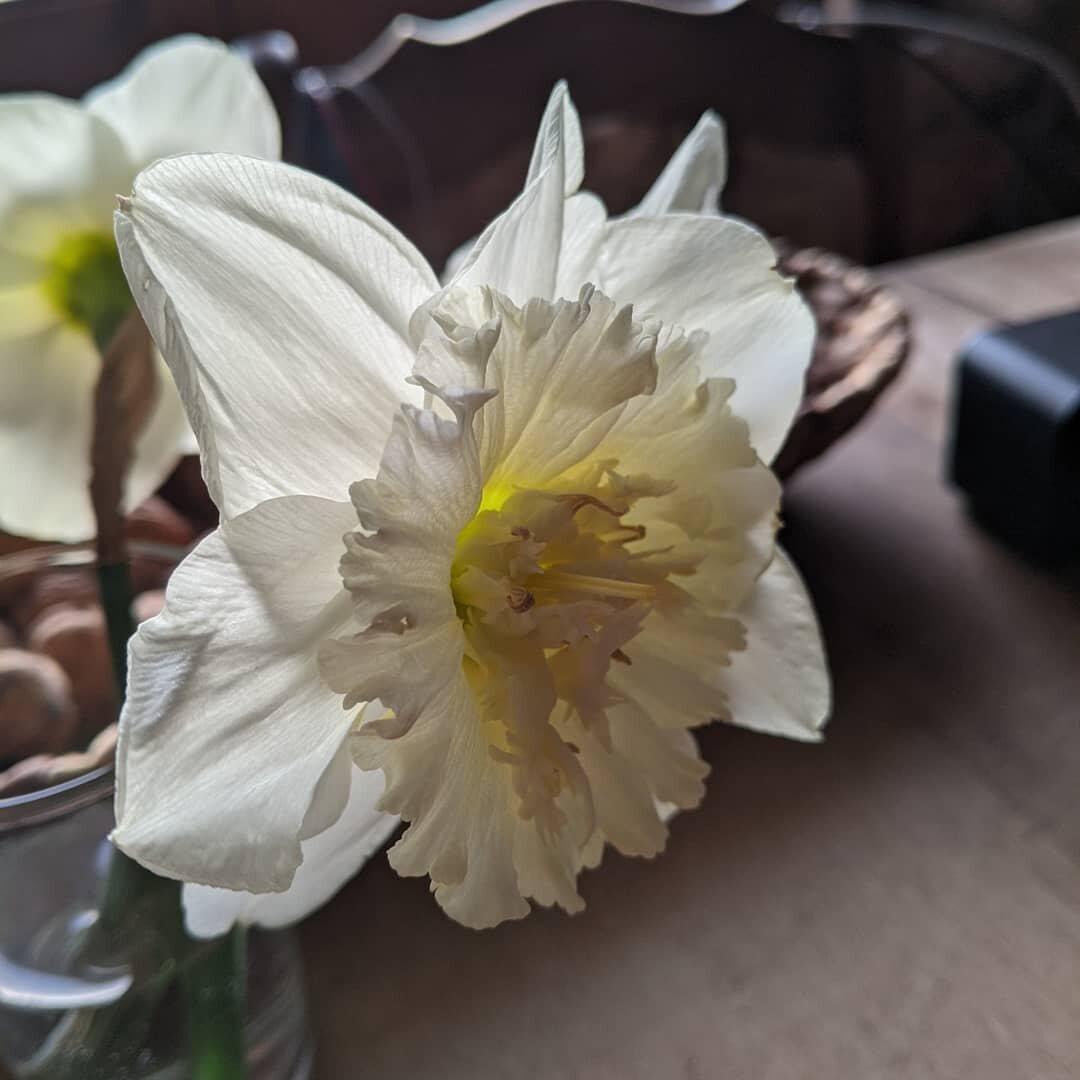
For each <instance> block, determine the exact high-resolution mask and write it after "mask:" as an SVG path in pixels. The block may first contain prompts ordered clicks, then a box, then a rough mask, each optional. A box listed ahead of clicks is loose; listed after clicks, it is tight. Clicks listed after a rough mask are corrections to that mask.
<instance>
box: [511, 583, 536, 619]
mask: <svg viewBox="0 0 1080 1080" xmlns="http://www.w3.org/2000/svg"><path fill="white" fill-rule="evenodd" d="M506 602H507V603H508V604H509V605H510V610H511V611H516V612H518V613H519V614H520V613H521V612H523V611H528V610H529V608H531V607H532V606H533V605H534V604H535V603H536V597H535V596H533V594H532V593H531V592H529V590H528V589H526V588H525V586H524V585H515V586H514V587H513V588H512V589H511V590H510V591H509V592H508V593H507V594H506Z"/></svg>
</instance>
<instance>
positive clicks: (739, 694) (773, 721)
mask: <svg viewBox="0 0 1080 1080" xmlns="http://www.w3.org/2000/svg"><path fill="white" fill-rule="evenodd" d="M737 617H738V619H739V621H740V622H741V623H742V624H743V625H744V626H745V627H746V648H745V650H743V651H742V652H738V653H734V654H733V655H732V658H731V667H730V668H728V669H727V670H726V671H725V672H724V674H723V685H724V694H725V696H726V698H727V701H728V705H729V707H730V710H731V718H732V720H733V721H734V722H735V723H737V724H738V725H739V726H740V727H747V728H751V729H753V730H754V731H763V732H766V733H767V734H770V735H784V736H786V737H787V738H789V739H802V740H805V741H808V742H817V741H818V740H819V739H820V738H821V735H820V730H821V728H822V727H823V726H824V724H825V720H826V719H827V717H828V714H829V709H830V706H831V692H830V688H829V678H828V670H827V668H826V665H825V652H824V647H823V645H822V643H821V633H820V631H819V630H818V625H817V619H816V618H815V616H814V609H813V606H812V604H811V602H810V597H809V596H808V595H807V592H806V586H805V585H803V583H802V580H801V579H800V577H799V574H798V571H796V569H795V567H794V566H793V565H792V563H791V560H790V559H788V557H787V556H786V555H785V554H784V553H783V552H782V551H780V550H779V549H777V551H776V556H775V558H774V559H773V561H772V562H771V563H770V565H769V568H768V569H767V570H766V571H765V573H764V574H763V575H762V576H761V577H760V578H759V579H758V582H757V585H756V586H755V587H754V590H753V591H752V592H751V593H750V594H749V596H748V597H747V599H746V601H745V602H744V603H743V605H742V606H741V607H740V608H739V610H738V612H737Z"/></svg>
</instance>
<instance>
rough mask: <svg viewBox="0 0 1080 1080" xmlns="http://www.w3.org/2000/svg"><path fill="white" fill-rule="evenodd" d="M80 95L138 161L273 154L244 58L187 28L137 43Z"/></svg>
mask: <svg viewBox="0 0 1080 1080" xmlns="http://www.w3.org/2000/svg"><path fill="white" fill-rule="evenodd" d="M84 102H85V104H86V107H87V109H88V110H89V111H90V112H91V113H93V114H94V115H96V116H99V117H101V118H102V119H103V120H105V121H106V122H107V123H108V124H109V125H110V126H111V127H112V128H113V130H114V131H115V132H116V133H117V134H118V135H119V136H120V138H121V139H122V140H123V142H124V145H125V146H126V147H127V150H128V155H129V157H130V159H131V160H132V161H134V162H138V163H139V165H140V166H141V165H149V164H150V162H152V161H154V160H155V159H156V158H160V157H167V156H169V155H171V154H180V153H184V152H185V151H191V150H199V151H203V152H224V153H236V154H250V155H251V156H252V157H263V158H277V157H279V156H280V155H281V129H280V125H279V124H278V118H277V112H276V111H275V109H274V104H273V102H272V101H271V100H270V95H269V94H268V93H267V92H266V88H265V87H264V86H263V84H262V80H261V79H260V78H259V76H258V75H257V74H256V72H255V68H254V67H253V66H252V64H251V62H250V61H249V60H248V59H247V58H246V57H243V56H240V55H239V54H238V53H234V52H232V51H231V50H230V49H228V48H227V47H226V46H225V45H224V44H223V43H222V42H220V41H212V40H210V39H209V38H204V37H199V36H197V35H195V34H184V35H182V36H180V37H175V38H169V39H168V40H167V41H162V42H159V43H158V44H156V45H153V46H151V47H150V48H149V49H146V50H144V51H143V52H141V53H140V54H139V55H138V56H137V57H136V58H135V60H134V61H132V63H131V64H130V65H129V66H128V67H127V68H125V69H124V70H123V71H122V72H121V73H120V74H119V75H118V76H117V77H116V78H115V79H111V80H110V81H109V82H107V83H102V85H101V86H98V87H95V88H94V89H93V90H91V91H90V93H89V94H87V95H86V97H85V98H84ZM117 190H118V191H120V190H123V189H121V188H118V189H117Z"/></svg>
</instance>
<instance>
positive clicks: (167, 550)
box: [0, 540, 187, 835]
mask: <svg viewBox="0 0 1080 1080" xmlns="http://www.w3.org/2000/svg"><path fill="white" fill-rule="evenodd" d="M128 548H129V551H130V552H131V554H132V555H141V556H144V557H149V558H152V559H160V560H161V561H162V562H170V563H173V564H176V563H178V562H180V560H181V559H182V558H183V557H184V556H185V555H186V554H187V549H185V548H180V547H176V546H175V545H172V544H160V543H154V542H152V541H146V540H132V541H131V542H130V543H129V544H128ZM96 559H97V553H96V551H95V550H94V545H93V543H92V542H86V543H82V544H45V545H39V546H37V547H29V548H25V549H24V550H22V551H15V552H12V553H11V554H9V555H3V556H0V579H3V577H4V576H5V575H7V574H18V573H25V572H27V571H30V570H33V569H34V568H35V567H38V566H47V567H51V568H58V567H74V566H92V565H93V564H94V562H95V561H96ZM115 787H116V770H115V768H114V766H113V764H112V762H109V763H107V764H105V765H99V766H98V767H97V768H95V769H91V770H90V771H89V772H86V773H83V774H82V775H81V776H74V777H72V778H71V779H70V780H62V781H60V783H58V784H52V785H50V786H49V787H46V788H41V789H40V790H38V791H28V792H26V793H24V794H22V795H11V796H8V797H7V798H0V835H3V834H4V833H8V832H14V831H15V830H17V829H23V828H27V827H29V826H32V825H40V824H42V823H43V822H46V821H51V820H52V819H54V818H58V817H63V816H64V815H65V814H70V813H74V812H75V811H76V810H81V809H82V808H83V807H85V806H90V805H91V804H93V803H96V802H100V801H101V800H102V799H106V798H108V797H110V796H111V795H112V793H113V791H114V789H115Z"/></svg>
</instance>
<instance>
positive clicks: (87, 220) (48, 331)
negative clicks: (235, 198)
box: [0, 36, 280, 541]
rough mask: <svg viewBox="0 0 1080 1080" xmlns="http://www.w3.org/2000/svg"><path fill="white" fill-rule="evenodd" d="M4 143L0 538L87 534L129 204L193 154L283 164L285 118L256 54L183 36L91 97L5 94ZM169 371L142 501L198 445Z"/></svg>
mask: <svg viewBox="0 0 1080 1080" xmlns="http://www.w3.org/2000/svg"><path fill="white" fill-rule="evenodd" d="M0 144H2V145H3V148H4V149H3V153H2V154H0V458H2V459H3V461H4V463H5V469H4V476H3V479H2V480H0V529H3V530H6V531H8V532H13V533H18V534H21V535H24V536H31V537H35V538H40V539H51V540H61V541H75V540H85V539H87V538H88V537H90V536H91V535H93V532H94V523H93V516H92V514H91V510H90V501H89V497H88V495H87V482H88V476H89V465H88V460H87V458H88V453H89V442H90V424H91V399H92V394H93V387H94V384H95V382H96V380H97V374H98V369H99V351H100V349H101V348H102V347H104V345H105V344H107V342H108V340H109V338H110V337H111V335H112V333H113V331H114V330H115V329H116V327H117V326H118V325H119V323H120V321H121V320H122V319H123V317H124V316H125V315H126V313H127V312H128V310H130V308H131V306H132V301H131V297H130V293H129V291H128V288H127V284H126V282H125V280H124V276H123V271H122V270H121V267H120V260H119V257H118V255H117V252H116V244H115V241H114V238H113V230H112V214H113V211H114V209H115V207H116V196H117V194H121V193H124V192H126V191H129V190H130V188H131V183H132V180H133V178H134V176H135V175H136V173H138V171H139V170H140V169H142V168H143V167H144V166H146V165H148V164H150V163H151V162H152V161H154V160H155V159H156V158H159V157H164V156H166V155H169V154H175V153H178V152H180V151H192V150H205V151H211V150H213V151H236V152H240V153H246V154H252V155H256V156H260V157H269V158H276V157H277V156H278V155H279V152H280V132H279V127H278V121H277V115H276V113H275V111H274V108H273V104H272V103H271V101H270V98H269V96H268V94H267V93H266V90H265V89H264V88H263V85H262V83H261V82H260V81H259V78H258V76H257V75H256V73H255V70H254V68H253V67H252V66H251V64H250V63H249V62H248V61H247V60H246V59H244V58H243V57H241V56H239V55H237V54H235V53H233V52H230V51H229V50H228V49H227V48H226V47H225V46H224V45H222V44H221V43H220V42H214V41H209V40H206V39H203V38H198V37H191V36H185V37H180V38H175V39H172V40H170V41H166V42H163V43H161V44H160V45H156V46H154V47H152V48H150V49H148V50H146V51H145V52H144V53H142V54H141V55H140V56H139V57H137V58H136V59H135V61H133V63H132V64H131V65H130V67H128V68H127V69H126V70H125V71H124V72H123V73H122V74H121V75H119V76H118V77H117V78H116V79H114V80H112V81H111V82H108V83H105V84H104V85H102V86H99V87H97V88H96V89H94V90H92V91H91V92H90V93H89V94H87V95H86V97H85V98H84V99H83V100H82V101H81V102H75V101H68V100H66V99H64V98H59V97H55V96H52V95H49V94H14V95H7V96H5V97H2V98H0ZM160 376H161V377H160V379H159V389H158V395H157V401H156V404H155V408H154V410H153V412H152V414H151V416H150V418H149V420H148V422H147V424H146V426H145V428H144V429H143V431H142V433H141V435H140V437H139V440H138V443H137V445H136V452H135V460H134V463H133V467H132V470H131V474H130V477H129V483H128V490H127V505H128V506H129V507H130V506H133V505H135V504H136V503H138V502H140V501H141V500H142V499H144V498H145V497H146V496H147V495H149V494H151V493H152V492H153V491H154V490H155V489H156V488H157V487H158V486H159V485H160V484H161V482H162V481H163V480H164V479H165V477H166V476H167V475H168V473H169V472H170V471H171V469H172V468H173V466H174V465H175V464H176V462H177V460H178V459H179V457H180V455H181V454H182V453H183V452H185V450H191V449H194V447H193V445H192V441H191V434H190V430H189V428H188V426H187V423H186V421H185V419H184V416H183V411H182V409H181V407H180V403H179V399H178V397H177V395H176V392H175V389H174V388H173V385H172V380H171V377H170V376H169V374H168V371H167V370H166V368H165V366H164V364H160Z"/></svg>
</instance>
